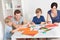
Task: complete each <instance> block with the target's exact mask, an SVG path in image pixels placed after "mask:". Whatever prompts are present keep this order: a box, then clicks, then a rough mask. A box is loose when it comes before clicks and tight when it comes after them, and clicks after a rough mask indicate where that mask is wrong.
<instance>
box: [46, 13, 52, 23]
mask: <svg viewBox="0 0 60 40" xmlns="http://www.w3.org/2000/svg"><path fill="white" fill-rule="evenodd" d="M50 19H51V18H50V15H49V14H48V13H47V18H46V23H49V22H50V21H51V20H50Z"/></svg>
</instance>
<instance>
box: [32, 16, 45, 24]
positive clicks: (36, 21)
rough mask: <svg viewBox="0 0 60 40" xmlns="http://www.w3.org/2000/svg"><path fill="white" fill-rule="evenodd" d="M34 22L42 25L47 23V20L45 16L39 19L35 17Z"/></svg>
mask: <svg viewBox="0 0 60 40" xmlns="http://www.w3.org/2000/svg"><path fill="white" fill-rule="evenodd" d="M32 22H34V23H35V24H40V23H41V22H45V19H44V17H43V16H40V18H37V16H35V17H33V20H32Z"/></svg>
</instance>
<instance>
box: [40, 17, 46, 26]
mask: <svg viewBox="0 0 60 40" xmlns="http://www.w3.org/2000/svg"><path fill="white" fill-rule="evenodd" d="M45 23H46V22H45V18H44V16H42V22H41V23H40V24H41V25H42V24H45Z"/></svg>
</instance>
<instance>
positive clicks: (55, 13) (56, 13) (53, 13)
mask: <svg viewBox="0 0 60 40" xmlns="http://www.w3.org/2000/svg"><path fill="white" fill-rule="evenodd" d="M57 7H58V5H57V3H56V2H53V3H52V4H51V10H49V11H48V14H47V21H49V19H50V18H51V20H52V23H58V22H60V10H57Z"/></svg>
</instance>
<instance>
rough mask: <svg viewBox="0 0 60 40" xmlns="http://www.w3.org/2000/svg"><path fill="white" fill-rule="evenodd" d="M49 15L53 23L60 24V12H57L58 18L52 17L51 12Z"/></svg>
mask: <svg viewBox="0 0 60 40" xmlns="http://www.w3.org/2000/svg"><path fill="white" fill-rule="evenodd" d="M48 14H49V15H50V17H51V20H52V23H55V22H60V10H57V16H56V17H52V16H51V10H49V11H48Z"/></svg>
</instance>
